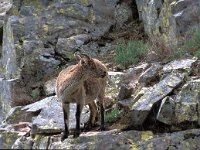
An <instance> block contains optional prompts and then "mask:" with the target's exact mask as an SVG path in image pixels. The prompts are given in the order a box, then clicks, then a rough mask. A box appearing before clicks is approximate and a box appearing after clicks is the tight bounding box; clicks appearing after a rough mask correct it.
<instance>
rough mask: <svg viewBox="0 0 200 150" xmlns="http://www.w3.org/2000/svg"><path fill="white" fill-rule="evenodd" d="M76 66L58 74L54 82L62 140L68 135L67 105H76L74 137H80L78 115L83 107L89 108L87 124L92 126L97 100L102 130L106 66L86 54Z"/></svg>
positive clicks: (77, 56)
mask: <svg viewBox="0 0 200 150" xmlns="http://www.w3.org/2000/svg"><path fill="white" fill-rule="evenodd" d="M82 55H83V56H84V57H83V58H81V57H80V56H79V55H77V54H76V58H78V59H79V62H78V64H76V65H73V66H70V67H68V68H66V69H64V70H62V71H61V72H60V74H59V75H58V78H57V81H56V94H57V97H58V99H59V100H61V101H62V107H63V113H64V124H65V132H64V134H63V136H62V140H64V139H65V138H67V137H68V135H69V129H68V125H69V103H77V111H76V130H75V132H74V137H78V136H79V135H80V114H81V111H82V109H83V106H84V105H86V104H88V105H89V106H90V110H91V113H90V114H91V115H90V119H89V124H90V125H93V124H94V121H95V117H96V113H97V110H96V104H95V102H94V100H95V99H96V98H97V99H98V100H99V102H100V112H101V129H103V128H104V93H105V86H106V79H107V68H106V66H105V65H104V64H103V63H102V62H100V61H99V60H97V59H92V58H91V57H89V56H88V55H86V54H82Z"/></svg>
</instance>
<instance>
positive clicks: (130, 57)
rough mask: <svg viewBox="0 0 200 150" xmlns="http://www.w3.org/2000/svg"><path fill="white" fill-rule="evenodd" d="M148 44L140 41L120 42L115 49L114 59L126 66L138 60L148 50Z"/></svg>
mask: <svg viewBox="0 0 200 150" xmlns="http://www.w3.org/2000/svg"><path fill="white" fill-rule="evenodd" d="M148 49H149V45H148V44H145V43H143V42H141V41H128V42H127V43H125V42H124V41H123V42H121V43H120V44H119V45H118V46H117V47H116V49H115V54H116V55H115V61H116V62H117V63H118V64H122V65H124V66H128V65H130V64H135V63H137V62H139V60H140V59H142V58H143V57H144V56H145V55H146V54H147V52H148Z"/></svg>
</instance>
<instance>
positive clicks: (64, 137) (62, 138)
mask: <svg viewBox="0 0 200 150" xmlns="http://www.w3.org/2000/svg"><path fill="white" fill-rule="evenodd" d="M67 138H68V134H66V133H64V134H63V135H62V136H61V141H62V142H63V141H64V140H65V139H67Z"/></svg>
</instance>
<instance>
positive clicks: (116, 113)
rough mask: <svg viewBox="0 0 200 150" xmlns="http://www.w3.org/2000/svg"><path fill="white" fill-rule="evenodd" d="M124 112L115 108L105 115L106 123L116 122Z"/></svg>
mask: <svg viewBox="0 0 200 150" xmlns="http://www.w3.org/2000/svg"><path fill="white" fill-rule="evenodd" d="M122 112H123V110H119V108H117V107H116V108H113V109H112V110H111V111H110V112H107V113H106V114H105V122H114V121H116V120H117V119H118V118H119V117H120V115H121V114H122Z"/></svg>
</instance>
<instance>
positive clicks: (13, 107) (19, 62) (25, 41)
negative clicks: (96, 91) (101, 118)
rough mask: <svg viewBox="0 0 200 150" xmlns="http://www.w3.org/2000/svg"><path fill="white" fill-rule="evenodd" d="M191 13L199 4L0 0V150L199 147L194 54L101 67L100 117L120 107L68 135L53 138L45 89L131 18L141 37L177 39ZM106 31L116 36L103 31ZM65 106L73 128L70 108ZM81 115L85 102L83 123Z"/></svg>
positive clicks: (58, 123)
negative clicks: (101, 126) (101, 124)
mask: <svg viewBox="0 0 200 150" xmlns="http://www.w3.org/2000/svg"><path fill="white" fill-rule="evenodd" d="M199 10H200V3H199V1H198V0H181V1H177V0H170V1H169V0H157V1H154V0H152V1H145V0H136V1H135V0H106V1H99V0H85V1H83V0H75V1H72V0H62V1H59V2H58V1H56V0H34V1H31V0H14V1H11V0H3V1H1V2H0V48H1V47H2V48H1V50H0V121H1V126H0V149H3V148H18V149H27V148H32V149H36V148H38V149H39V148H45V149H59V148H63V149H64V148H67V149H89V148H92V149H105V147H106V148H107V149H130V148H133V149H148V148H149V149H183V148H184V149H199V148H200V145H199V142H198V141H199V140H200V139H199V137H200V130H199V129H198V128H199V123H200V118H199V113H200V112H199V111H200V109H199V102H200V90H199V89H200V62H199V60H198V59H196V58H188V59H184V60H176V61H172V62H169V63H166V64H163V63H162V62H154V63H142V64H138V65H137V66H132V67H131V68H129V70H124V72H109V80H108V85H107V88H106V90H107V92H106V100H107V103H108V104H107V107H106V115H108V114H109V112H111V111H112V110H113V109H119V110H120V114H119V117H118V118H116V119H115V120H114V121H111V122H109V121H107V123H106V128H107V130H109V131H104V132H99V131H97V130H98V127H97V128H93V129H92V132H83V133H82V134H81V136H80V137H79V138H77V139H73V138H72V137H70V138H69V139H67V140H65V141H63V142H61V141H60V133H61V132H62V131H63V117H62V116H63V114H62V109H61V104H60V102H58V100H57V98H56V96H55V91H54V87H55V86H54V84H55V77H56V76H57V74H58V73H59V71H60V70H61V69H62V68H64V67H67V66H68V65H70V64H73V63H75V62H74V60H73V59H74V58H73V53H74V52H75V51H81V52H86V53H88V54H90V55H91V56H93V57H99V58H100V57H101V58H104V57H106V56H108V55H109V54H110V53H111V52H112V50H113V49H114V48H115V46H116V41H117V40H119V38H120V37H123V36H124V35H126V34H127V32H122V31H123V29H124V28H126V27H127V24H128V23H130V22H132V21H134V22H135V21H136V20H137V21H138V20H140V21H142V22H143V25H144V31H145V33H146V34H147V35H148V36H149V37H150V38H152V39H153V38H155V37H159V38H160V39H164V41H165V43H166V45H168V46H175V45H179V44H181V43H182V41H183V39H185V38H186V39H188V38H190V37H191V35H192V33H193V32H194V31H196V30H199V29H200V25H199V21H200V18H199V14H200V12H199ZM129 29H130V28H129ZM113 31H116V32H118V33H119V34H113V35H112V34H111V35H112V36H110V35H109V36H108V33H111V32H113ZM128 31H129V32H128V34H129V35H131V34H135V33H134V31H133V33H132V29H130V30H128ZM136 34H140V31H137V32H136ZM115 40H116V41H115ZM111 59H113V58H111ZM111 59H109V60H111ZM106 65H109V64H106ZM70 112H71V118H70V119H71V122H70V129H71V130H73V128H74V126H75V122H73V120H74V114H75V105H71V108H70ZM88 116H89V111H88V108H87V106H86V107H85V110H84V111H83V113H82V126H83V124H84V123H85V122H86V121H87V119H88ZM97 124H98V123H97ZM124 130H126V131H124Z"/></svg>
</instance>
